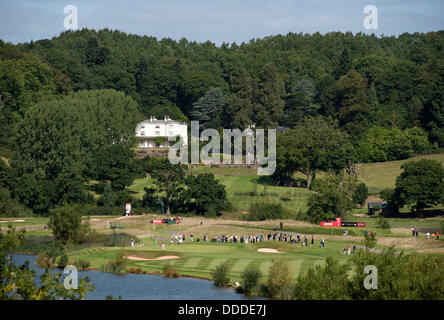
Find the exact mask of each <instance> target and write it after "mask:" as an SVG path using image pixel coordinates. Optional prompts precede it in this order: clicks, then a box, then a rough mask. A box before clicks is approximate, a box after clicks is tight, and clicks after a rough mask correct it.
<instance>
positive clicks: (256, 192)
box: [128, 168, 311, 215]
mask: <svg viewBox="0 0 444 320" xmlns="http://www.w3.org/2000/svg"><path fill="white" fill-rule="evenodd" d="M209 169H214V168H209ZM226 170H227V169H225V170H224V171H226ZM228 170H231V172H232V173H233V172H234V173H238V172H239V171H238V169H237V168H236V169H228ZM219 172H220V171H219ZM217 177H218V179H219V180H220V181H221V183H223V184H224V185H225V187H226V191H227V198H228V200H229V201H230V202H231V203H232V204H233V207H234V209H235V211H241V212H242V211H244V212H246V211H248V210H249V207H250V205H251V204H252V203H255V202H263V201H265V202H272V203H281V205H282V206H283V207H284V208H285V209H287V210H288V212H289V213H290V214H293V215H294V214H296V213H297V212H298V211H299V210H302V211H304V210H306V208H307V207H306V203H307V198H308V196H309V195H310V193H311V191H309V190H306V189H303V188H287V187H277V186H269V185H263V184H260V183H258V176H257V175H254V174H241V175H221V176H217ZM149 185H151V178H149V177H147V178H144V179H137V180H135V181H134V182H133V184H132V185H131V186H130V187H129V188H128V190H129V191H130V192H131V193H132V194H133V196H135V197H136V198H139V199H142V198H143V195H144V191H143V188H144V187H147V186H149Z"/></svg>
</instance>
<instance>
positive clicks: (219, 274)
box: [213, 262, 230, 287]
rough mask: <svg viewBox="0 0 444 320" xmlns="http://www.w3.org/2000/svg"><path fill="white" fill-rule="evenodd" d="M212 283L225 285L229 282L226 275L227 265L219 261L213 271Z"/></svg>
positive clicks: (219, 285)
mask: <svg viewBox="0 0 444 320" xmlns="http://www.w3.org/2000/svg"><path fill="white" fill-rule="evenodd" d="M213 279H214V285H215V286H218V287H222V286H226V285H227V284H228V283H229V282H230V278H229V277H228V266H227V264H226V263H225V262H221V263H220V264H219V265H218V266H217V267H216V269H214V271H213Z"/></svg>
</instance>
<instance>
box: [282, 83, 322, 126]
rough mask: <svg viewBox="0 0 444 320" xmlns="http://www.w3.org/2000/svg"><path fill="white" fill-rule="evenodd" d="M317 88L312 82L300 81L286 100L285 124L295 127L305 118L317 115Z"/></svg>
mask: <svg viewBox="0 0 444 320" xmlns="http://www.w3.org/2000/svg"><path fill="white" fill-rule="evenodd" d="M315 94H316V87H315V85H314V83H313V82H312V81H311V80H307V79H302V80H300V81H299V82H298V83H297V84H296V85H295V86H294V87H293V89H292V90H291V92H290V93H289V94H288V96H287V98H286V100H285V108H284V114H283V117H284V120H283V124H284V125H286V126H288V127H294V126H295V125H296V124H297V123H298V122H299V121H301V120H302V119H304V118H305V117H314V116H316V115H317V112H318V110H319V106H318V105H317V104H315V103H314V97H315Z"/></svg>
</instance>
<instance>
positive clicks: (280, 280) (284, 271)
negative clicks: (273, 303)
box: [266, 259, 293, 298]
mask: <svg viewBox="0 0 444 320" xmlns="http://www.w3.org/2000/svg"><path fill="white" fill-rule="evenodd" d="M292 284H293V273H292V271H291V269H290V265H289V264H288V261H287V260H283V259H278V260H275V261H274V262H273V264H272V266H271V268H270V271H269V273H268V280H267V283H266V293H267V295H268V296H269V297H271V298H287V297H288V292H289V291H288V288H287V287H288V286H290V285H292Z"/></svg>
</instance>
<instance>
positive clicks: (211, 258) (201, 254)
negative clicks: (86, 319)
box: [69, 239, 352, 283]
mask: <svg viewBox="0 0 444 320" xmlns="http://www.w3.org/2000/svg"><path fill="white" fill-rule="evenodd" d="M351 243H352V242H350V244H351ZM343 246H344V242H339V241H334V240H332V241H328V244H327V245H326V247H325V248H321V247H320V246H319V243H318V241H316V243H315V245H313V246H308V247H302V246H301V245H296V244H289V243H285V242H262V243H252V244H229V243H210V242H206V243H203V242H200V243H196V242H194V243H191V242H186V243H182V244H180V245H169V244H168V245H167V248H166V249H165V251H163V250H162V249H160V248H159V247H158V246H156V244H155V242H154V241H153V240H151V239H150V240H145V241H144V247H143V249H141V248H125V250H126V254H128V255H129V254H131V256H138V257H142V258H143V257H157V256H159V255H160V254H162V255H178V256H180V258H179V259H172V260H150V261H131V260H128V265H127V269H128V268H131V267H133V268H135V267H140V268H141V269H142V270H144V271H146V272H150V273H154V272H156V271H161V270H162V266H163V265H165V264H166V263H169V264H171V265H172V267H173V268H175V269H177V270H178V271H179V272H180V273H181V274H182V275H186V276H193V277H199V278H206V279H211V278H212V276H211V273H212V271H213V270H214V268H215V267H216V266H217V265H218V264H219V263H221V262H226V263H227V265H228V275H229V277H230V282H231V283H232V282H234V281H239V280H240V275H241V272H242V271H243V270H244V269H245V267H247V266H255V267H257V268H259V269H260V270H261V271H262V273H263V274H264V275H267V273H268V270H269V267H270V266H271V264H272V261H273V260H274V259H277V258H285V259H286V260H288V262H289V264H290V266H291V267H292V270H293V272H294V276H298V275H299V274H301V273H302V272H304V271H305V270H307V269H308V268H311V267H313V266H314V265H316V264H323V263H324V261H325V258H326V257H328V256H334V257H336V258H338V259H339V260H340V261H344V262H345V261H346V260H347V259H349V258H350V256H343V255H342V248H343ZM258 248H275V249H277V250H279V251H282V253H264V252H258V251H257V249H258ZM118 250H119V248H106V247H98V248H97V247H96V248H86V249H81V250H77V251H73V252H71V253H70V254H69V258H70V260H73V261H75V260H77V259H86V260H88V261H90V262H91V266H92V267H94V268H100V267H101V266H102V265H104V264H106V263H107V262H108V261H109V260H111V259H113V257H114V256H115V254H116V252H117V251H118Z"/></svg>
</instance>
